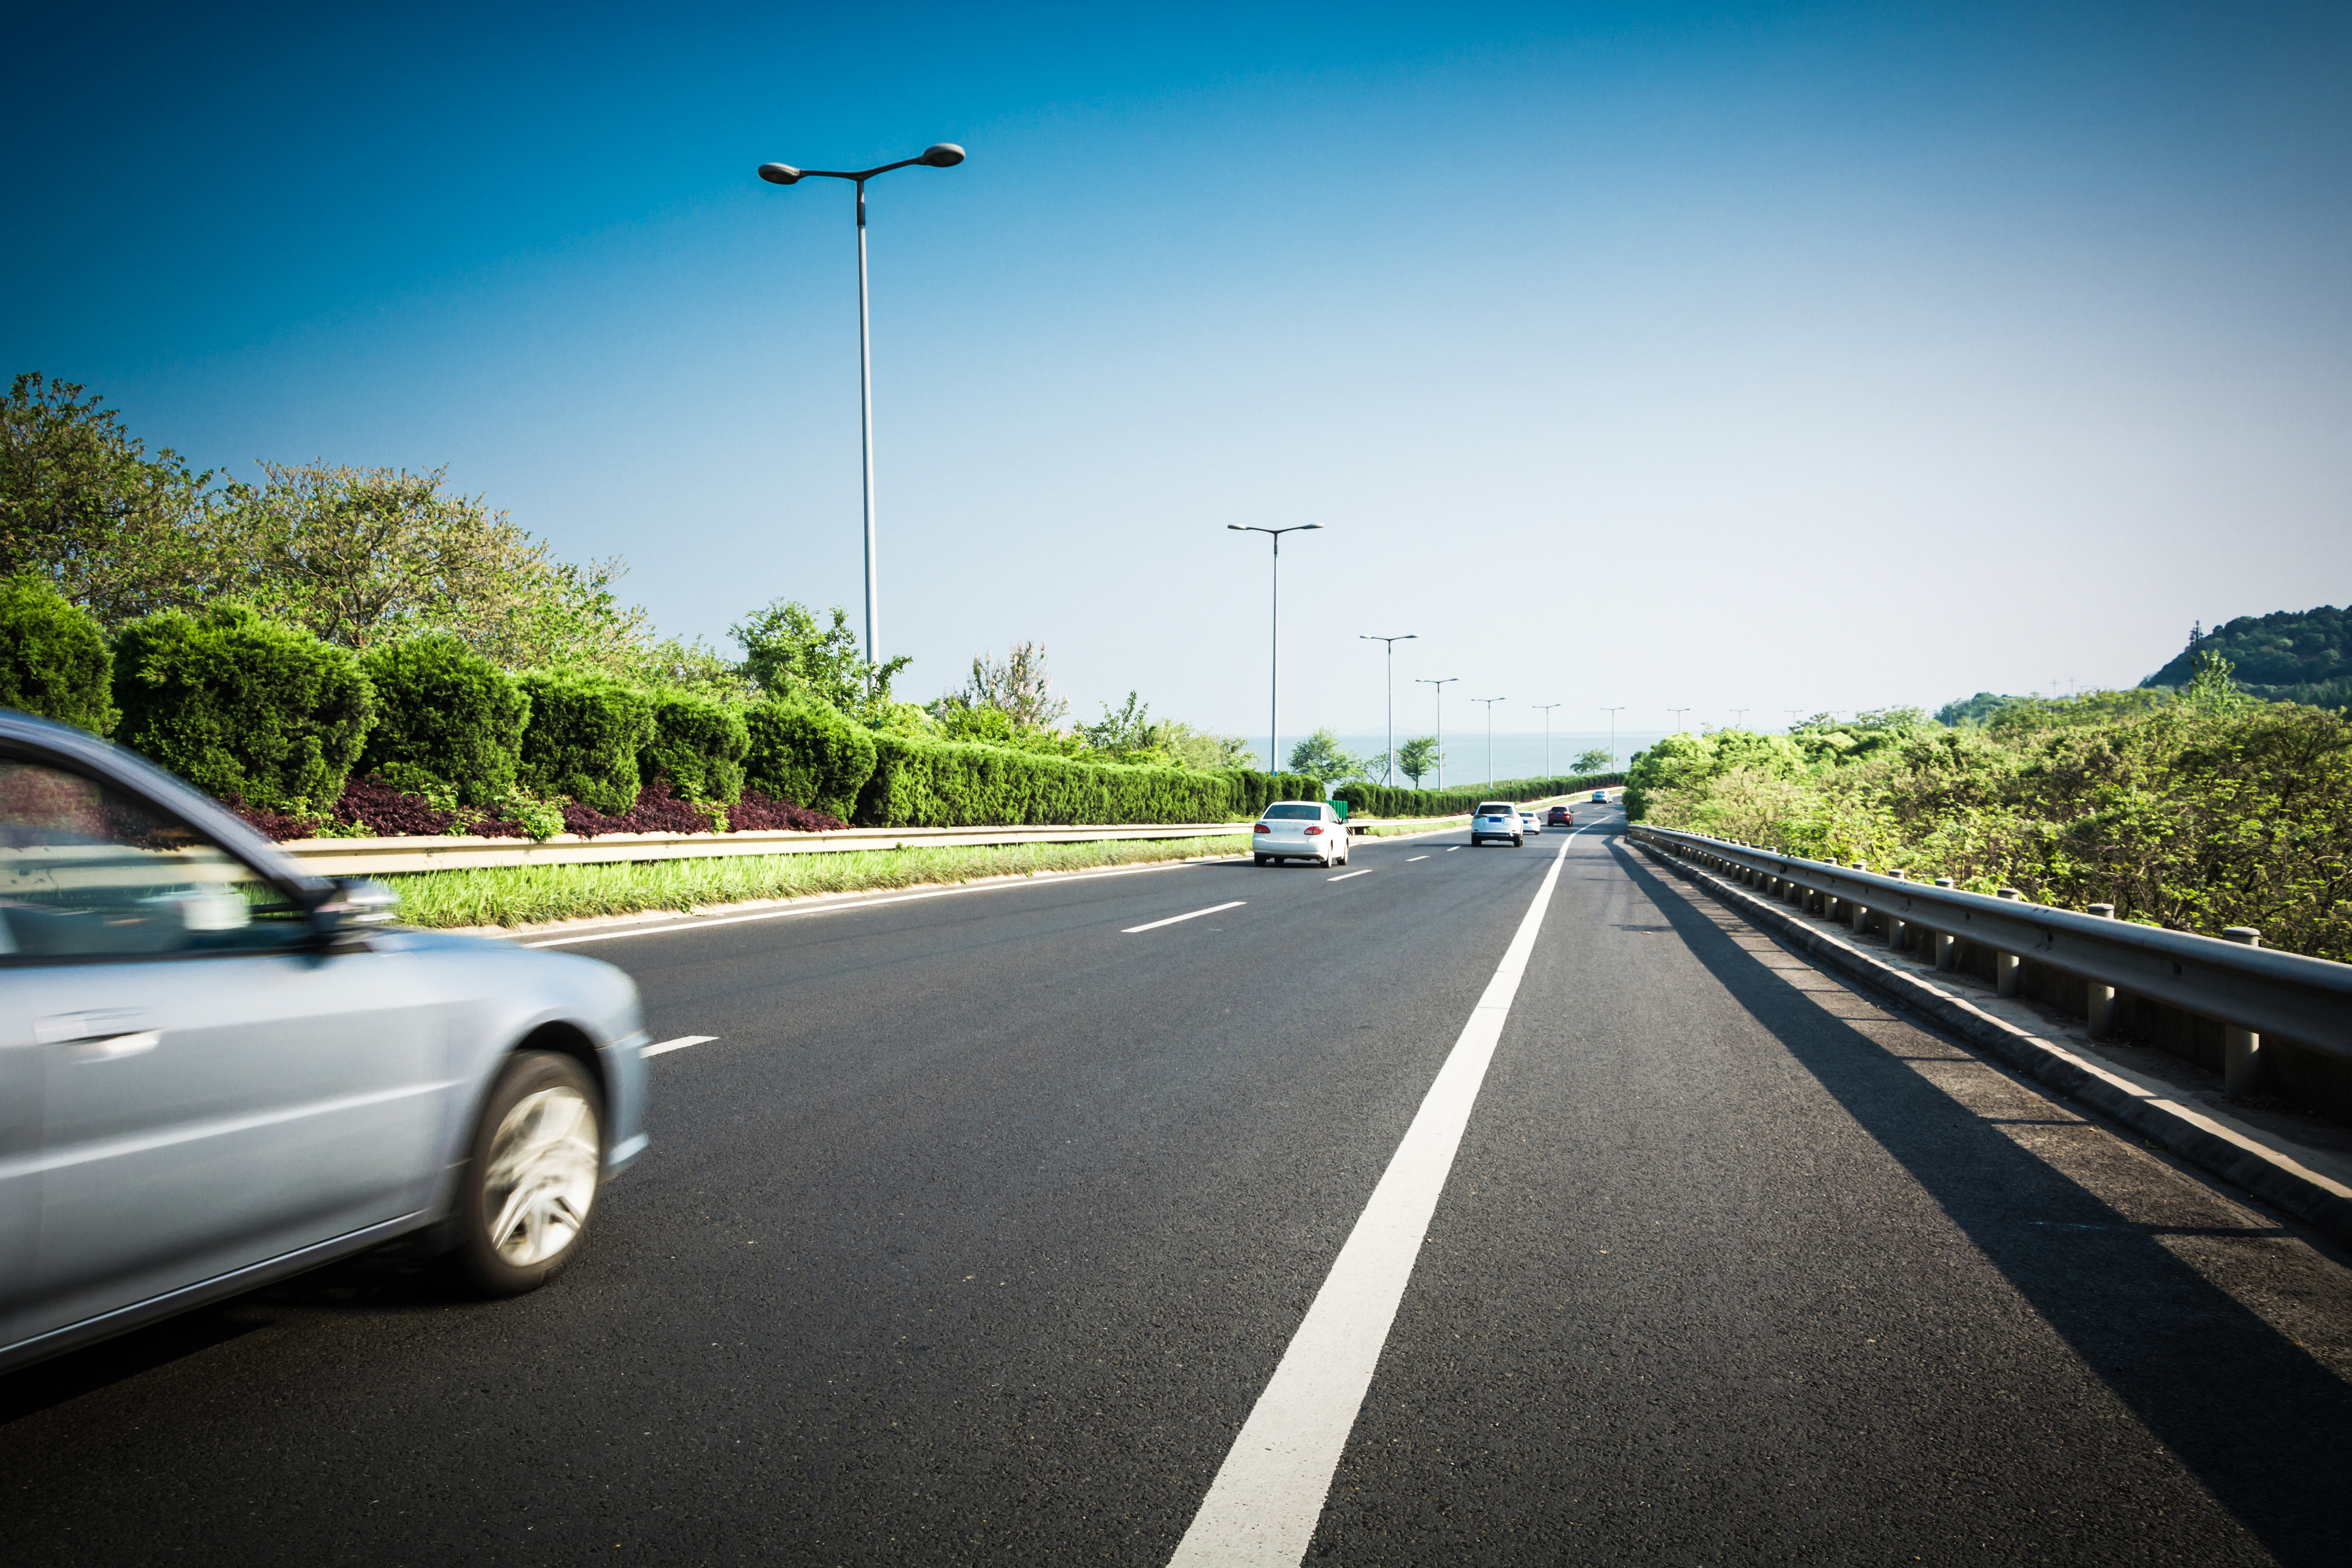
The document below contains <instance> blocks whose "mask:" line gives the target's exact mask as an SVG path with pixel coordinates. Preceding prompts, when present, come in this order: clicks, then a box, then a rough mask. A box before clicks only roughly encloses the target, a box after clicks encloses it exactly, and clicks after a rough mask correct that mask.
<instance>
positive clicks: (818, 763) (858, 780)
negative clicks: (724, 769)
mask: <svg viewBox="0 0 2352 1568" xmlns="http://www.w3.org/2000/svg"><path fill="white" fill-rule="evenodd" d="M744 719H745V721H747V723H748V724H749V726H750V728H751V752H750V754H749V756H748V757H747V758H746V759H745V763H744V772H745V773H746V775H747V777H748V779H749V782H750V784H751V788H753V789H756V790H759V791H760V792H761V793H762V794H764V795H772V796H774V797H775V798H776V799H778V800H782V801H790V802H792V803H793V805H801V806H805V807H807V808H808V809H809V810H811V811H816V812H822V813H824V815H825V816H835V817H842V818H846V817H848V816H851V815H852V814H853V813H855V812H856V809H857V799H858V792H859V791H861V790H863V789H864V788H865V787H866V781H867V780H868V779H870V778H872V777H873V776H874V761H875V752H874V734H873V731H870V730H867V729H866V727H865V726H864V725H862V724H856V723H853V722H851V721H849V720H848V719H847V718H845V717H844V716H843V715H842V714H841V713H839V712H837V711H835V710H833V709H831V708H828V707H826V706H824V704H822V703H814V702H790V701H772V702H762V703H761V704H759V705H758V706H757V707H755V708H753V709H752V710H751V711H750V712H748V713H746V714H745V715H744Z"/></svg>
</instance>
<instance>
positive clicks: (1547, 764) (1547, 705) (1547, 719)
mask: <svg viewBox="0 0 2352 1568" xmlns="http://www.w3.org/2000/svg"><path fill="white" fill-rule="evenodd" d="M1528 707H1530V708H1540V709H1542V710H1543V716H1544V777H1546V778H1549V777H1551V710H1553V709H1555V708H1557V707H1559V703H1557V702H1530V703H1528ZM1486 711H1487V712H1489V713H1492V712H1493V711H1494V710H1493V709H1491V708H1489V709H1488V710H1486Z"/></svg>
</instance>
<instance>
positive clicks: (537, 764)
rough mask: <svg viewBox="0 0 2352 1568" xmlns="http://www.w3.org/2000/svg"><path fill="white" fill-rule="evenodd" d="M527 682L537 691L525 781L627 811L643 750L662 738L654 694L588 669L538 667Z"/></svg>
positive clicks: (527, 735)
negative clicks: (657, 732) (657, 736)
mask: <svg viewBox="0 0 2352 1568" xmlns="http://www.w3.org/2000/svg"><path fill="white" fill-rule="evenodd" d="M520 684H521V686H522V691H523V695H524V696H525V697H528V698H530V721H529V722H528V723H526V724H525V725H524V726H523V731H522V764H521V775H522V783H523V784H524V786H525V787H526V788H528V789H530V791H531V792H532V793H534V794H536V795H563V796H566V797H568V798H570V799H572V800H575V801H578V802H580V803H581V804H582V805H587V806H591V807H593V808H594V809H595V810H597V811H599V812H603V813H604V814H606V815H608V816H624V815H625V814H626V813H627V812H628V810H629V808H630V807H631V806H633V805H635V804H636V799H637V787H638V772H637V753H638V752H642V751H644V750H645V749H646V746H647V745H648V744H649V743H651V742H652V740H653V738H654V713H653V699H652V698H651V697H650V696H649V695H647V694H646V692H644V691H641V690H639V689H637V688H635V687H634V686H629V685H626V684H625V683H623V682H621V681H618V680H614V679H612V678H611V677H609V676H603V675H594V674H591V673H589V672H587V671H585V670H573V669H534V670H530V671H528V672H527V673H525V674H524V675H523V677H522V679H521V681H520Z"/></svg>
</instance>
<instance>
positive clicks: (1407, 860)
mask: <svg viewBox="0 0 2352 1568" xmlns="http://www.w3.org/2000/svg"><path fill="white" fill-rule="evenodd" d="M1428 858H1429V857H1428V856H1426V855H1408V856H1406V857H1405V858H1404V863H1405V864H1406V865H1408V866H1410V865H1412V863H1413V862H1414V861H1416V860H1426V859H1428Z"/></svg>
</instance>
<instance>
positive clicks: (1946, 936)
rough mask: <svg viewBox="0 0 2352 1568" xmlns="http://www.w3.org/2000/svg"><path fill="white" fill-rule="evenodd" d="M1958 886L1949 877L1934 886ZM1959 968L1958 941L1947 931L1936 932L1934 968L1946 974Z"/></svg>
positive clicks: (1938, 880) (1937, 880)
mask: <svg viewBox="0 0 2352 1568" xmlns="http://www.w3.org/2000/svg"><path fill="white" fill-rule="evenodd" d="M1958 885H1959V884H1958V883H1957V882H1955V881H1953V880H1952V879H1950V878H1949V877H1938V878H1937V879H1936V886H1937V887H1939V888H1954V887H1958ZM1959 966H1960V939H1959V938H1958V937H1956V936H1954V935H1953V934H1952V933H1951V932H1950V931H1937V933H1936V967H1937V969H1940V970H1942V971H1943V972H1944V973H1951V972H1952V971H1953V970H1955V969H1958V967H1959Z"/></svg>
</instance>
